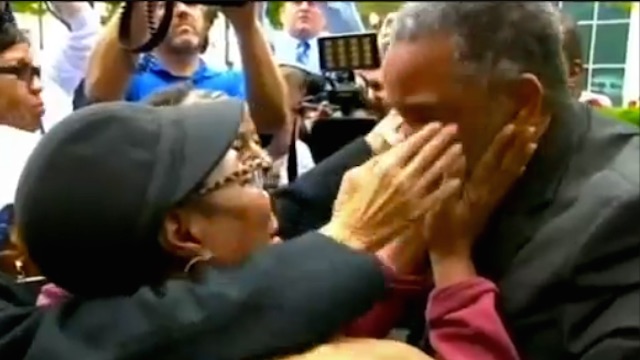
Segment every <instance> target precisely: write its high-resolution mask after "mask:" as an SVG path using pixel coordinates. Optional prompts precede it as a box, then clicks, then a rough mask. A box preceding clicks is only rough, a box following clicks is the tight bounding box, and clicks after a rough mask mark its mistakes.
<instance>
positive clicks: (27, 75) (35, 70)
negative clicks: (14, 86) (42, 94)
mask: <svg viewBox="0 0 640 360" xmlns="http://www.w3.org/2000/svg"><path fill="white" fill-rule="evenodd" d="M40 73H41V71H40V67H39V66H34V65H26V64H21V65H9V66H0V74H4V75H13V76H15V77H17V78H18V80H21V81H24V82H26V83H27V84H31V83H33V79H34V78H36V77H37V78H40Z"/></svg>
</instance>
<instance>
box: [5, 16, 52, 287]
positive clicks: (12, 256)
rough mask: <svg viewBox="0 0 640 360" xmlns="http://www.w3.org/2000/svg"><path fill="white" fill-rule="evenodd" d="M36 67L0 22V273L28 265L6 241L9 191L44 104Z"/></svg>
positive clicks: (25, 44)
mask: <svg viewBox="0 0 640 360" xmlns="http://www.w3.org/2000/svg"><path fill="white" fill-rule="evenodd" d="M41 93H42V86H41V84H40V68H39V67H38V66H36V65H34V63H33V57H32V55H31V47H30V45H29V39H28V38H27V37H26V35H25V34H24V33H23V32H22V31H21V30H20V29H18V28H17V27H16V26H15V24H14V23H11V22H2V23H1V24H0V255H2V256H0V271H4V272H6V273H8V274H11V275H12V276H19V277H25V276H27V275H28V274H29V273H33V266H32V265H31V264H30V263H29V262H28V261H27V260H26V259H25V258H24V257H23V256H22V255H20V254H22V253H23V252H22V251H20V247H19V244H18V243H16V242H15V241H12V236H11V224H12V222H13V205H12V204H13V195H14V191H15V189H16V186H17V183H18V179H19V177H20V172H21V171H22V166H23V165H24V163H25V162H26V160H27V158H28V156H29V154H30V153H31V151H32V150H33V148H34V147H35V146H36V144H37V142H38V140H39V138H40V136H39V134H38V130H39V129H40V128H41V119H42V115H43V113H44V105H43V102H42V98H41V96H40V95H41Z"/></svg>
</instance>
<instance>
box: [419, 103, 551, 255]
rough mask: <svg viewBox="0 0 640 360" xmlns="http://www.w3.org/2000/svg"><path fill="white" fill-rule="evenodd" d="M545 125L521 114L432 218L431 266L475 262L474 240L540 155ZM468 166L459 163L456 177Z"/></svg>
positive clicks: (429, 227)
mask: <svg viewBox="0 0 640 360" xmlns="http://www.w3.org/2000/svg"><path fill="white" fill-rule="evenodd" d="M545 121H546V120H545V119H543V118H541V117H539V116H538V114H537V113H536V114H534V115H530V114H528V113H525V112H521V113H520V114H519V115H518V117H517V119H516V120H515V121H514V122H513V123H511V124H508V125H506V126H505V127H504V128H503V129H502V131H501V132H500V133H499V134H498V135H497V136H496V137H495V139H494V141H493V143H492V144H491V146H490V147H489V149H488V151H487V152H486V153H485V154H484V155H483V157H482V158H481V159H480V162H479V163H478V164H477V165H476V167H475V169H474V171H473V173H472V174H471V176H470V178H469V179H468V180H467V181H466V183H465V184H464V185H463V186H462V187H461V191H460V192H459V193H458V194H454V196H451V197H449V198H447V199H446V200H445V201H443V202H442V203H441V206H440V208H439V209H438V210H437V211H434V212H431V213H430V214H428V215H427V217H426V225H425V236H426V237H427V238H428V239H429V240H428V241H429V253H430V257H431V261H432V263H434V262H437V261H438V260H442V259H447V258H462V259H470V257H471V249H472V246H473V241H474V240H475V238H476V237H477V236H478V235H479V234H480V232H481V231H482V230H483V229H484V227H485V225H486V222H487V220H488V218H489V217H490V216H491V214H492V213H493V211H494V210H495V209H496V207H497V206H498V205H499V204H500V202H501V201H502V199H503V198H504V196H505V195H506V194H507V193H508V191H509V190H510V189H511V187H512V185H513V184H514V183H515V182H516V180H517V179H518V178H519V177H520V175H521V174H522V173H523V172H524V169H525V167H526V166H527V163H528V162H529V160H530V159H531V157H532V155H533V153H534V152H535V149H536V147H537V142H538V138H539V136H540V133H541V132H540V131H538V130H539V128H540V127H541V126H542V124H543V123H544V122H545ZM464 167H465V164H464V162H462V163H459V164H457V166H456V170H455V174H454V175H453V176H458V175H459V174H462V173H464V172H465V168H464Z"/></svg>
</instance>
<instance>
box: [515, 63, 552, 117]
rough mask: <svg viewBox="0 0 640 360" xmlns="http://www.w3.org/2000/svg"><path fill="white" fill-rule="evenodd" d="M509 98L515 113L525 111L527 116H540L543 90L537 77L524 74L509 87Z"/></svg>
mask: <svg viewBox="0 0 640 360" xmlns="http://www.w3.org/2000/svg"><path fill="white" fill-rule="evenodd" d="M509 93H510V94H509V96H510V98H511V100H512V101H513V104H514V110H515V112H516V113H518V112H521V111H527V112H528V113H529V114H532V115H534V114H540V112H541V111H542V103H543V99H544V88H543V87H542V83H540V80H538V77H537V76H535V75H533V74H529V73H525V74H522V75H521V76H520V77H519V78H518V79H516V80H515V81H514V82H513V83H512V84H511V86H510V89H509Z"/></svg>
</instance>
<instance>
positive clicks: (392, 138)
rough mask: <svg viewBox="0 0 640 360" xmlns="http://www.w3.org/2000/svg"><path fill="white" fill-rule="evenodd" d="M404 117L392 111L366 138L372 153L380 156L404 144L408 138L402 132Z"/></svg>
mask: <svg viewBox="0 0 640 360" xmlns="http://www.w3.org/2000/svg"><path fill="white" fill-rule="evenodd" d="M402 122H403V121H402V117H401V116H400V114H398V112H397V111H395V110H391V111H390V112H389V113H388V114H387V116H385V117H384V118H383V119H382V120H380V122H378V124H377V125H376V126H375V127H374V128H373V129H372V130H371V131H370V132H369V134H367V135H366V136H365V137H364V140H365V141H366V142H367V143H368V144H369V146H370V147H371V151H372V152H373V153H374V154H376V155H378V154H382V153H383V152H385V151H387V150H389V149H391V147H393V146H394V145H397V144H399V143H400V142H402V141H403V140H404V139H405V138H406V137H405V136H404V134H403V133H402V131H401V126H402Z"/></svg>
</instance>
